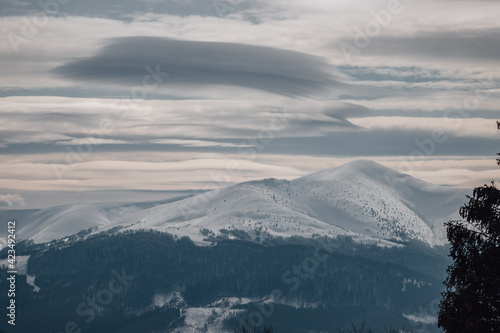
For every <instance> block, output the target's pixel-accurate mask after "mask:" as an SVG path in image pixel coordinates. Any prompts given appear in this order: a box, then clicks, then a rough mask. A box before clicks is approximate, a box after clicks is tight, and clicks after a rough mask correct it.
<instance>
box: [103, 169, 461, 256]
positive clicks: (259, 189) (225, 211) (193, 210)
mask: <svg viewBox="0 0 500 333" xmlns="http://www.w3.org/2000/svg"><path fill="white" fill-rule="evenodd" d="M464 195H465V191H464V190H462V189H454V188H449V187H444V186H438V185H433V184H429V183H426V182H424V181H421V180H418V179H416V178H413V177H411V176H408V175H405V174H401V173H399V172H397V171H394V170H392V169H389V168H387V167H385V166H382V165H380V164H377V163H375V162H373V161H369V160H357V161H353V162H350V163H347V164H344V165H342V166H339V167H336V168H330V169H326V170H323V171H320V172H317V173H314V174H311V175H308V176H305V177H302V178H299V179H295V180H292V181H287V180H277V179H273V178H272V179H264V180H261V181H252V182H246V183H241V184H237V185H233V186H230V187H227V188H223V189H219V190H216V191H212V192H208V193H205V194H201V195H198V196H195V197H192V198H188V199H184V200H181V201H177V202H174V203H170V204H166V205H161V206H156V207H153V208H150V209H147V210H144V211H140V212H137V213H135V214H133V215H131V216H129V217H126V218H123V219H119V220H117V221H115V222H113V223H111V224H110V225H107V226H105V227H104V228H103V229H110V228H112V227H115V226H120V227H124V228H125V229H144V228H146V229H155V230H159V231H166V232H169V233H172V234H175V235H178V236H188V237H189V238H191V239H192V240H194V241H195V242H198V243H203V242H206V241H207V239H209V238H210V236H211V237H212V238H214V237H218V236H224V235H225V236H224V237H226V236H227V237H229V238H231V237H236V238H238V237H244V238H246V239H252V240H254V241H261V240H263V239H265V238H270V237H277V236H279V237H290V236H301V237H315V236H330V237H335V236H339V235H347V236H351V237H353V238H354V239H355V240H359V241H369V242H377V243H380V244H386V245H388V244H389V243H392V242H393V241H403V240H409V239H415V240H419V241H422V242H425V243H428V244H429V245H431V246H433V245H439V244H444V243H445V242H446V235H445V231H444V227H443V223H444V222H445V221H447V220H449V219H451V218H456V217H458V215H457V212H458V208H459V206H460V204H461V203H463V200H464Z"/></svg>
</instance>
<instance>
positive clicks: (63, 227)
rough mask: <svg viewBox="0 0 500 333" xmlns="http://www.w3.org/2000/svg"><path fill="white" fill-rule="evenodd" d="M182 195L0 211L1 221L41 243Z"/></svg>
mask: <svg viewBox="0 0 500 333" xmlns="http://www.w3.org/2000/svg"><path fill="white" fill-rule="evenodd" d="M186 197H187V195H186V196H183V197H178V198H173V199H169V200H165V201H162V202H144V203H133V204H130V203H111V202H107V203H91V204H78V205H64V206H56V207H50V208H45V209H32V210H18V211H4V212H0V219H1V220H2V221H8V220H15V221H16V222H17V226H16V236H17V238H18V239H21V240H26V239H32V240H33V241H34V242H35V243H45V242H49V241H52V240H54V239H60V238H64V237H67V236H71V235H74V234H77V233H78V232H80V231H82V230H86V229H89V228H97V227H104V226H106V225H108V224H110V223H111V222H112V221H116V220H118V219H120V218H123V217H125V216H130V215H131V214H134V213H136V212H140V211H143V210H144V209H147V208H150V207H153V206H156V205H161V204H165V203H167V202H173V201H176V200H180V199H184V198H186ZM6 241H7V236H6V235H5V234H3V235H2V234H0V248H3V247H4V246H5V245H6Z"/></svg>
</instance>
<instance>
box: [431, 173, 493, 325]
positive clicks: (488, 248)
mask: <svg viewBox="0 0 500 333" xmlns="http://www.w3.org/2000/svg"><path fill="white" fill-rule="evenodd" d="M468 199H469V202H468V203H467V204H465V205H464V206H463V207H461V208H460V216H461V217H462V218H464V219H465V221H449V222H447V223H446V226H447V234H448V240H449V241H450V244H451V250H450V256H451V257H452V258H453V264H452V265H450V266H449V267H448V270H447V272H448V276H447V277H446V280H445V282H444V284H445V286H446V290H445V291H444V292H443V293H442V296H443V298H442V300H441V303H440V309H439V318H438V326H439V327H441V328H442V329H444V331H445V332H449V333H472V332H481V333H483V332H484V333H485V332H498V329H499V328H500V208H499V206H500V190H499V189H498V188H496V186H495V184H494V183H493V182H492V183H491V185H484V186H482V187H477V188H475V189H474V192H473V195H472V197H470V196H469V197H468Z"/></svg>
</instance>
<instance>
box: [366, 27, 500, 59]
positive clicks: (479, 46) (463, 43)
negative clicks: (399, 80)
mask: <svg viewBox="0 0 500 333" xmlns="http://www.w3.org/2000/svg"><path fill="white" fill-rule="evenodd" d="M388 50H389V51H390V52H388ZM363 52H364V53H366V54H370V55H377V56H386V57H391V58H392V57H395V56H403V57H406V58H408V59H415V58H417V59H418V58H422V57H424V58H428V59H433V60H440V61H445V60H446V61H450V60H451V59H455V60H465V61H470V60H477V61H488V62H495V63H498V61H499V59H500V29H498V28H493V29H477V30H453V31H416V32H414V33H413V34H412V35H410V36H408V35H405V36H380V37H377V38H374V39H373V41H372V42H371V44H370V45H369V47H367V48H366V49H364V50H363Z"/></svg>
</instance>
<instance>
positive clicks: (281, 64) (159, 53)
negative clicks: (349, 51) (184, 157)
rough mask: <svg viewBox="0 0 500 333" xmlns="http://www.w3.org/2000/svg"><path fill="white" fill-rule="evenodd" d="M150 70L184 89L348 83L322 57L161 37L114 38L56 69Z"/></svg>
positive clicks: (91, 74) (320, 89)
mask: <svg viewBox="0 0 500 333" xmlns="http://www.w3.org/2000/svg"><path fill="white" fill-rule="evenodd" d="M148 68H149V69H148ZM151 69H153V71H154V72H156V73H158V72H159V73H163V74H161V75H162V78H161V81H162V86H164V85H165V86H167V87H172V86H177V87H179V86H181V87H184V89H186V88H187V89H195V88H196V87H199V86H234V87H243V88H250V89H256V90H261V91H266V92H271V93H275V94H279V95H286V96H314V95H318V94H321V93H327V94H329V95H330V96H331V95H333V93H334V91H333V89H334V88H340V87H343V86H345V85H344V84H342V83H340V82H338V81H337V80H336V78H335V77H334V75H333V73H334V68H333V67H332V66H330V65H329V64H328V63H327V62H326V60H324V59H323V58H320V57H317V56H313V55H309V54H305V53H300V52H295V51H289V50H284V49H278V48H271V47H263V46H255V45H246V44H239V43H221V42H200V41H187V40H174V39H168V38H160V37H124V38H114V39H110V40H109V44H108V45H106V46H105V47H104V48H102V49H101V50H100V52H98V53H97V54H96V55H94V56H91V57H87V58H82V59H78V60H73V61H70V62H68V63H67V64H65V65H62V66H59V67H57V68H55V69H54V72H55V73H56V74H59V75H61V76H63V77H65V78H67V79H71V80H76V81H83V82H87V83H90V82H94V83H107V84H114V85H128V84H132V85H141V84H142V83H143V79H144V78H145V77H146V76H147V75H149V74H148V73H150V74H151ZM164 73H168V77H167V74H164ZM163 81H164V82H163ZM148 84H151V85H154V78H152V77H150V79H148ZM192 94H193V95H195V92H194V91H193V92H192Z"/></svg>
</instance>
